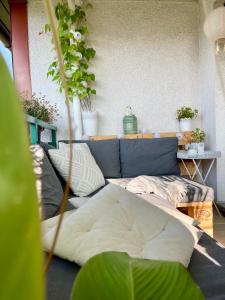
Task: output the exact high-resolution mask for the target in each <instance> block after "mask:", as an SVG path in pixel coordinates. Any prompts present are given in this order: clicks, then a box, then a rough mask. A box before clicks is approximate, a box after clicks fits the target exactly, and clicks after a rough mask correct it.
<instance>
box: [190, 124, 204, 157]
mask: <svg viewBox="0 0 225 300" xmlns="http://www.w3.org/2000/svg"><path fill="white" fill-rule="evenodd" d="M205 137H206V134H205V132H204V131H203V130H201V129H200V128H196V129H195V130H193V131H192V134H191V140H192V148H193V149H196V150H197V152H198V154H203V153H204V151H205V144H204V141H205Z"/></svg>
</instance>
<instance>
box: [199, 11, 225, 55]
mask: <svg viewBox="0 0 225 300" xmlns="http://www.w3.org/2000/svg"><path fill="white" fill-rule="evenodd" d="M204 33H205V35H206V37H207V38H208V39H209V41H211V42H214V43H215V45H216V52H217V53H218V52H219V51H220V46H221V45H222V46H223V49H224V51H225V6H221V7H218V8H216V9H214V10H212V11H211V12H210V13H209V14H208V16H207V17H206V20H205V23H204Z"/></svg>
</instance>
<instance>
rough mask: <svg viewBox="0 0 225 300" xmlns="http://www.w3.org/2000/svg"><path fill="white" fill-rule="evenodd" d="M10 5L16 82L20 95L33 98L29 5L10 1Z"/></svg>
mask: <svg viewBox="0 0 225 300" xmlns="http://www.w3.org/2000/svg"><path fill="white" fill-rule="evenodd" d="M9 4H10V18H11V38H12V57H13V73H14V80H15V83H16V87H17V90H18V92H19V93H24V92H26V93H27V94H28V96H31V94H32V89H31V77H30V61H29V46H28V21H27V3H26V2H22V1H18V2H17V1H9Z"/></svg>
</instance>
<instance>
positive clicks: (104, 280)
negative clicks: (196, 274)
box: [72, 252, 204, 300]
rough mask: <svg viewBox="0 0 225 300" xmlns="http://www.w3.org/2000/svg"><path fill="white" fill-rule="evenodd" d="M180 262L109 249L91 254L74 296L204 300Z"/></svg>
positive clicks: (101, 299) (94, 299)
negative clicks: (148, 257) (150, 258)
mask: <svg viewBox="0 0 225 300" xmlns="http://www.w3.org/2000/svg"><path fill="white" fill-rule="evenodd" d="M202 299H204V297H203V295H202V293H201V291H200V290H199V288H198V287H197V286H196V285H195V283H194V282H193V280H192V278H191V276H190V275H189V273H188V272H187V271H186V269H185V268H184V267H183V266H182V265H181V264H180V263H178V262H165V261H154V260H146V259H134V258H130V257H129V256H128V255H127V254H125V253H119V252H105V253H102V254H99V255H97V256H95V257H93V258H91V259H90V260H89V261H88V262H87V263H86V264H85V265H84V267H83V268H82V269H81V271H80V272H79V274H78V277H77V279H76V280H75V283H74V287H73V292H72V300H202Z"/></svg>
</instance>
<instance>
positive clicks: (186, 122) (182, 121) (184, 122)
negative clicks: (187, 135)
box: [177, 106, 198, 132]
mask: <svg viewBox="0 0 225 300" xmlns="http://www.w3.org/2000/svg"><path fill="white" fill-rule="evenodd" d="M197 115H198V110H197V109H192V108H191V107H187V106H183V107H181V108H180V109H178V110H177V120H178V121H179V125H180V131H181V132H184V131H191V120H192V119H194V118H196V117H197Z"/></svg>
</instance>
